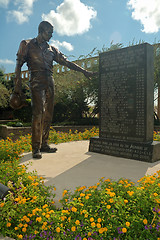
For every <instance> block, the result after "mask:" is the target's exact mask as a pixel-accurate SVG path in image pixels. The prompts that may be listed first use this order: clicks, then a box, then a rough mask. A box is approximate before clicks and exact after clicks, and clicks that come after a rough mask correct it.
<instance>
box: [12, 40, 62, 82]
mask: <svg viewBox="0 0 160 240" xmlns="http://www.w3.org/2000/svg"><path fill="white" fill-rule="evenodd" d="M53 61H55V62H57V63H59V64H63V63H64V62H65V61H66V57H65V56H64V55H63V54H62V53H61V52H60V51H58V49H56V48H54V47H53V46H50V45H49V44H48V43H47V42H43V43H41V44H38V41H37V39H36V38H33V39H31V40H23V41H22V42H21V43H20V46H19V49H18V52H17V63H18V64H19V65H20V66H22V65H23V64H24V63H25V62H26V63H27V66H28V70H29V72H30V81H31V82H33V81H34V82H35V81H36V82H41V84H44V83H46V81H47V79H48V77H49V76H52V70H53Z"/></svg>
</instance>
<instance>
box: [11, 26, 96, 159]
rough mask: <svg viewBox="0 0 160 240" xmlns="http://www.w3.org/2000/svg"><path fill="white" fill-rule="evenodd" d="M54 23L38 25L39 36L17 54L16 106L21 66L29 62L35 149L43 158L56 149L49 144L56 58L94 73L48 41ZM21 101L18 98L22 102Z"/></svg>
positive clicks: (27, 41) (67, 65) (21, 45)
mask: <svg viewBox="0 0 160 240" xmlns="http://www.w3.org/2000/svg"><path fill="white" fill-rule="evenodd" d="M52 33H53V26H52V25H51V24H50V23H49V22H47V21H43V22H41V23H40V24H39V27H38V36H37V37H36V38H33V39H31V40H23V41H22V42H21V43H20V46H19V50H18V53H17V63H16V69H15V88H14V93H15V95H12V106H14V102H15V103H16V99H19V98H17V97H16V94H17V95H18V96H23V94H22V82H21V77H20V75H21V67H22V66H23V64H24V63H25V62H26V63H27V66H28V70H29V73H30V80H29V81H30V91H31V100H32V152H33V158H41V157H42V154H41V152H56V150H57V149H56V148H50V146H49V145H48V137H49V130H50V125H51V121H52V116H53V109H54V81H53V78H52V74H53V73H52V68H53V61H55V62H57V63H59V64H61V65H63V66H66V67H68V68H70V69H73V70H75V71H79V72H82V73H83V74H84V75H85V76H86V77H87V78H90V77H91V76H92V75H93V73H92V72H90V71H87V70H85V69H83V68H82V67H80V66H78V65H77V64H75V63H73V62H70V61H68V60H67V58H66V57H65V56H64V55H63V54H62V53H61V52H60V51H58V50H57V49H56V48H55V47H53V46H50V45H49V44H48V41H49V40H50V38H51V37H52ZM18 101H19V100H17V103H18Z"/></svg>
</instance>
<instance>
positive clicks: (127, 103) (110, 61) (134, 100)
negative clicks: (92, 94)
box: [100, 44, 152, 142]
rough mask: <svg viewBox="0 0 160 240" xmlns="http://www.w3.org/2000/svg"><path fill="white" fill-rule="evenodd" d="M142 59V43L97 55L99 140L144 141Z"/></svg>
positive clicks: (143, 61)
mask: <svg viewBox="0 0 160 240" xmlns="http://www.w3.org/2000/svg"><path fill="white" fill-rule="evenodd" d="M146 56H147V53H146V45H144V44H142V45H138V46H136V47H130V48H124V49H120V50H116V51H110V52H106V53H102V54H101V55H100V81H101V82H100V137H104V138H113V139H121V140H133V141H140V142H141V141H146V129H147V125H146V122H147V121H146V104H147V103H146V101H147V97H146V94H147V87H148V86H147V71H148V69H147V68H146V61H147V60H146ZM151 91H152V89H151ZM151 111H152V110H151ZM151 114H152V113H151Z"/></svg>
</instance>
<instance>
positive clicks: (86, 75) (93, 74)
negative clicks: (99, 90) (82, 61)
mask: <svg viewBox="0 0 160 240" xmlns="http://www.w3.org/2000/svg"><path fill="white" fill-rule="evenodd" d="M96 75H98V73H97V72H92V71H85V72H84V76H85V77H86V78H88V79H90V80H91V78H92V77H93V76H96Z"/></svg>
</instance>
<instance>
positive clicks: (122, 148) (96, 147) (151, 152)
mask: <svg viewBox="0 0 160 240" xmlns="http://www.w3.org/2000/svg"><path fill="white" fill-rule="evenodd" d="M89 151H90V152H96V153H102V154H106V155H112V156H117V157H123V158H131V159H135V160H139V161H144V162H151V163H152V162H156V161H158V160H160V143H159V142H156V141H153V142H150V143H144V142H142V143H141V142H129V141H124V140H116V139H108V138H101V137H94V138H91V139H90V144H89Z"/></svg>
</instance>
